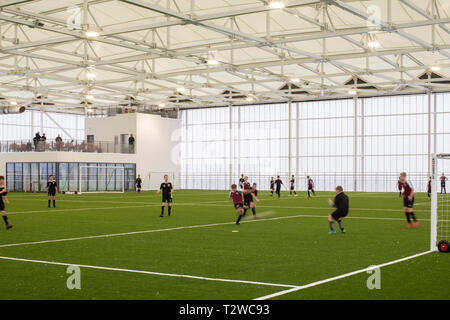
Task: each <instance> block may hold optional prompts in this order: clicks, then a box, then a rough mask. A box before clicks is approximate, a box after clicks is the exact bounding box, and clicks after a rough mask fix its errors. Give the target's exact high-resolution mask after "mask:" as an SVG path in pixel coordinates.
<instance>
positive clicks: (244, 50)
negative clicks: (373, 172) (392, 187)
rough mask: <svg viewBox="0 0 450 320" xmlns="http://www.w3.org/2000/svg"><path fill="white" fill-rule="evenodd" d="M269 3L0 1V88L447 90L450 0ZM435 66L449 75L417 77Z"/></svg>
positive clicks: (180, 97)
mask: <svg viewBox="0 0 450 320" xmlns="http://www.w3.org/2000/svg"><path fill="white" fill-rule="evenodd" d="M267 2H268V1H260V0H159V1H157V0H90V1H87V0H86V1H83V0H58V1H54V0H29V1H26V0H3V1H0V8H1V10H2V11H1V12H0V33H1V36H2V37H1V40H0V94H1V95H2V96H3V97H4V98H6V100H3V101H4V103H8V101H9V100H11V99H15V100H17V101H18V102H19V103H21V104H27V105H29V106H34V107H39V103H41V102H43V103H44V104H43V105H42V106H43V107H46V108H52V109H55V108H70V109H74V110H80V111H82V110H83V109H84V106H86V101H87V99H86V95H87V94H89V95H92V96H93V97H92V99H88V101H89V103H91V104H89V107H90V108H91V109H95V108H103V107H107V106H117V105H121V106H127V105H131V106H137V105H141V106H158V105H159V106H160V108H162V106H164V108H186V107H198V106H212V105H227V104H230V103H234V104H242V103H261V102H278V101H286V100H288V99H293V100H310V99H319V98H330V97H345V96H350V95H349V91H352V90H355V91H356V92H357V94H358V95H360V96H365V95H383V94H393V93H394V94H398V93H408V92H424V91H426V90H429V89H431V90H435V91H441V90H449V89H450V84H447V83H442V81H444V82H445V80H450V79H449V78H450V1H448V0H366V1H364V0H360V1H356V0H290V1H288V0H286V1H283V2H284V4H285V8H283V9H270V8H269V6H268V3H267ZM370 17H379V19H378V20H377V21H378V22H379V23H377V24H373V23H371V21H372V20H370V19H369V18H370ZM87 30H94V31H97V32H98V33H99V34H100V36H99V37H96V38H93V39H88V38H87V37H86V36H85V32H86V31H87ZM369 39H372V40H373V41H375V40H376V41H377V42H379V44H380V46H379V47H378V48H369V47H368V41H369ZM208 59H216V60H218V61H219V64H217V65H208V64H207V63H206V60H208ZM433 66H439V67H440V70H438V71H436V72H435V73H437V74H439V75H440V76H441V77H443V79H438V80H439V82H437V81H433V80H426V79H425V80H419V79H418V76H420V75H422V74H423V73H424V72H429V70H430V67H433ZM88 68H90V69H89V70H91V73H95V74H96V78H95V79H88V78H87V77H86V74H87V72H88ZM356 77H359V78H360V79H362V80H363V81H365V82H367V84H365V85H366V86H368V85H369V86H370V87H369V88H364V84H363V85H362V86H354V85H345V83H346V82H348V81H349V80H350V79H352V78H353V79H355V78H356ZM291 83H292V84H291ZM286 84H287V87H286V90H279V89H280V88H281V87H283V86H286ZM290 84H291V85H290ZM294 85H295V86H297V87H299V88H295V87H293V86H294ZM180 87H183V88H185V90H184V91H183V92H182V93H177V88H180ZM293 89H296V90H297V91H301V93H296V90H293ZM224 91H233V92H236V93H237V94H236V95H235V97H234V98H233V97H232V96H230V95H223V94H221V93H222V92H224ZM173 96H175V97H173ZM36 97H40V99H37V98H36ZM129 97H133V98H132V99H131V100H130V98H129ZM171 97H172V98H171ZM32 102H35V104H34V105H31V103H32ZM131 102H133V104H131Z"/></svg>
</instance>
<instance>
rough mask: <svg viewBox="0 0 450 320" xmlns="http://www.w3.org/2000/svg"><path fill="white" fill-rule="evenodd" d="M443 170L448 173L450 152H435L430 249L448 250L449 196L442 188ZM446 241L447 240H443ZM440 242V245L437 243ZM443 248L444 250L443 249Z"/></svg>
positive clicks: (444, 181) (443, 181)
mask: <svg viewBox="0 0 450 320" xmlns="http://www.w3.org/2000/svg"><path fill="white" fill-rule="evenodd" d="M445 172H449V173H450V154H437V155H434V156H433V159H432V185H431V243H430V245H431V247H430V249H431V250H432V251H437V250H438V249H440V250H441V251H449V248H448V242H450V197H449V196H448V193H447V192H446V190H445V189H446V188H444V187H445V186H446V184H447V182H446V179H445V178H443V177H445ZM443 241H447V242H443ZM439 244H440V245H439ZM443 249H444V250H443Z"/></svg>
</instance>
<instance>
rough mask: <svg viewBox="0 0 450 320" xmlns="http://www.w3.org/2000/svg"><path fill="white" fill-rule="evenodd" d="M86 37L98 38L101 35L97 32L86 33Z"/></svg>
mask: <svg viewBox="0 0 450 320" xmlns="http://www.w3.org/2000/svg"><path fill="white" fill-rule="evenodd" d="M85 35H86V37H88V38H97V37H99V36H100V33H98V32H97V31H92V30H91V31H86V33H85Z"/></svg>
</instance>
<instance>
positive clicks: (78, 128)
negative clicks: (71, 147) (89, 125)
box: [0, 110, 85, 141]
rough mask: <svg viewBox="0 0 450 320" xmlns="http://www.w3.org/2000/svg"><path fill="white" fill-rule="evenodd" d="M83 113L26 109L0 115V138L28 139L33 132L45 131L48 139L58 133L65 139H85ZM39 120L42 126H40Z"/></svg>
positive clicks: (52, 138)
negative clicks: (17, 112)
mask: <svg viewBox="0 0 450 320" xmlns="http://www.w3.org/2000/svg"><path fill="white" fill-rule="evenodd" d="M84 118H85V116H84V115H79V114H69V113H57V112H46V113H41V112H40V111H39V110H27V111H25V112H24V113H21V114H7V115H0V137H1V138H0V140H2V141H6V140H8V141H12V140H30V139H33V137H34V135H35V133H36V132H37V131H40V132H41V134H42V133H45V134H46V136H47V139H48V140H49V141H54V140H55V138H56V137H57V136H58V134H61V137H62V138H63V139H65V140H72V139H73V140H79V141H82V140H84V139H85V136H84ZM51 119H53V120H54V121H56V122H57V123H58V124H59V125H60V126H61V127H63V128H64V130H65V131H67V132H68V133H69V134H70V135H71V136H72V137H68V136H67V135H66V134H65V133H64V132H63V131H62V130H61V129H60V128H59V127H58V126H57V125H56V124H55V122H53V121H52V120H51ZM41 120H42V125H43V128H41Z"/></svg>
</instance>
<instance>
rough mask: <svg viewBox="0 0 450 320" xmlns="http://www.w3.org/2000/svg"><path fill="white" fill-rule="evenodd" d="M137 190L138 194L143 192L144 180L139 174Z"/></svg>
mask: <svg viewBox="0 0 450 320" xmlns="http://www.w3.org/2000/svg"><path fill="white" fill-rule="evenodd" d="M136 188H137V192H141V189H142V179H141V175H140V174H138V176H137V179H136Z"/></svg>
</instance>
